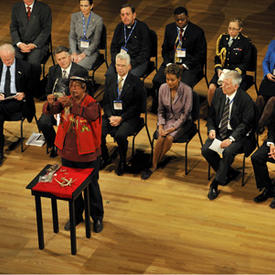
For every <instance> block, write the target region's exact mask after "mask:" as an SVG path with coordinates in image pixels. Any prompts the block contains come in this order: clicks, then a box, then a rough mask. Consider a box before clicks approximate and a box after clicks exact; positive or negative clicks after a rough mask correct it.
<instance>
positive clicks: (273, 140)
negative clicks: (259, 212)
mask: <svg viewBox="0 0 275 275" xmlns="http://www.w3.org/2000/svg"><path fill="white" fill-rule="evenodd" d="M273 119H274V118H273ZM251 161H252V164H253V169H254V174H255V179H256V186H257V188H258V189H259V190H260V191H261V190H262V189H263V191H262V193H261V194H260V195H258V196H257V197H255V198H254V201H255V202H257V203H259V202H264V201H266V200H267V199H268V198H271V197H273V200H272V202H271V203H270V205H269V206H270V207H271V208H275V186H274V183H273V182H272V180H271V178H270V177H269V173H268V168H267V162H268V161H269V162H272V163H275V121H274V120H272V121H271V122H270V124H269V125H268V137H267V139H266V140H265V141H264V143H263V145H262V146H261V147H260V148H259V149H258V150H257V151H256V152H255V153H254V154H253V155H252V157H251Z"/></svg>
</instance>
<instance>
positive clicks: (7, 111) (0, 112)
mask: <svg viewBox="0 0 275 275" xmlns="http://www.w3.org/2000/svg"><path fill="white" fill-rule="evenodd" d="M22 104H23V102H22V101H18V100H16V99H10V100H9V99H8V100H5V101H0V154H2V155H3V149H4V134H3V128H4V122H5V120H9V119H10V117H11V115H12V114H14V113H18V112H21V111H22Z"/></svg>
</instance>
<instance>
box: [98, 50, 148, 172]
mask: <svg viewBox="0 0 275 275" xmlns="http://www.w3.org/2000/svg"><path fill="white" fill-rule="evenodd" d="M130 69H131V65H130V56H129V55H128V54H127V53H119V54H117V56H116V70H117V74H115V75H107V77H106V81H105V92H104V98H103V110H104V115H103V119H102V137H101V152H102V163H101V167H102V168H103V167H105V166H106V165H107V164H108V163H109V162H110V161H109V154H108V149H107V146H106V136H107V134H110V135H111V136H112V137H114V139H115V141H116V142H117V144H118V151H119V156H120V161H119V165H118V167H117V169H116V174H117V175H119V176H120V175H122V174H123V173H124V171H125V167H126V155H127V149H128V141H127V137H128V136H130V135H132V134H133V133H134V132H135V131H136V130H137V129H138V127H139V125H140V120H141V118H140V113H141V109H142V104H143V103H142V100H143V95H144V93H145V91H144V86H143V84H142V82H141V81H140V80H139V78H137V77H136V76H134V75H133V74H132V73H131V72H129V71H130Z"/></svg>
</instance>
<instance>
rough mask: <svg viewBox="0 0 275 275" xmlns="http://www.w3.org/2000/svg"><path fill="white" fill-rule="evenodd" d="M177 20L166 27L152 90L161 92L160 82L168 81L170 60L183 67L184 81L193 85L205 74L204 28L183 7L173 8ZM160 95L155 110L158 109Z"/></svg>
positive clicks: (182, 77) (155, 101)
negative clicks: (190, 17) (159, 62)
mask: <svg viewBox="0 0 275 275" xmlns="http://www.w3.org/2000/svg"><path fill="white" fill-rule="evenodd" d="M174 18H175V22H174V23H170V24H168V25H167V26H166V28H165V34H164V41H163V44H162V57H163V63H162V64H161V66H160V68H159V71H158V72H157V74H156V75H155V77H154V79H153V89H154V91H155V92H156V94H157V93H158V89H159V87H160V85H161V84H163V83H164V82H165V75H164V69H165V67H166V65H167V64H169V63H177V64H180V65H181V66H182V69H183V70H182V76H181V80H182V81H183V82H184V83H186V84H187V85H189V86H190V87H192V88H193V87H194V86H195V84H196V83H197V82H198V81H199V79H200V77H201V76H202V70H203V64H204V63H205V57H206V50H207V49H206V40H205V36H204V32H203V30H202V29H201V28H200V27H198V26H197V25H195V24H193V23H192V22H190V21H189V16H188V11H187V10H186V9H185V8H184V7H178V8H176V9H175V10H174ZM157 103H158V102H157V95H156V96H155V100H154V102H153V105H154V106H152V107H153V109H155V110H156V109H157Z"/></svg>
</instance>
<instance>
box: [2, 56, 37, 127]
mask: <svg viewBox="0 0 275 275" xmlns="http://www.w3.org/2000/svg"><path fill="white" fill-rule="evenodd" d="M2 70H3V63H2V61H1V60H0V81H1V77H2ZM15 87H16V90H17V92H23V93H25V100H24V101H23V102H24V104H23V107H22V113H23V116H24V117H26V118H27V120H28V121H29V122H31V121H32V118H33V116H34V114H35V105H34V101H33V96H32V83H31V65H30V64H29V63H27V62H25V61H23V60H21V59H17V58H15Z"/></svg>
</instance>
